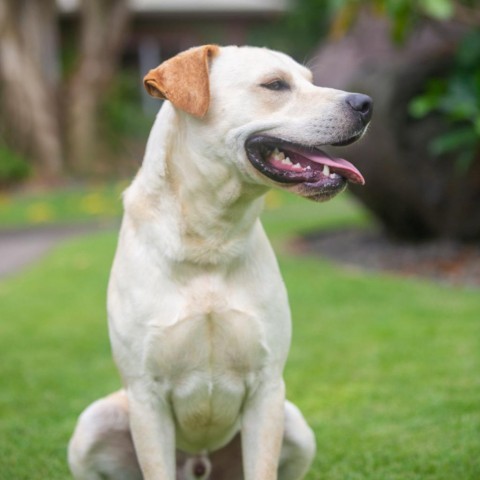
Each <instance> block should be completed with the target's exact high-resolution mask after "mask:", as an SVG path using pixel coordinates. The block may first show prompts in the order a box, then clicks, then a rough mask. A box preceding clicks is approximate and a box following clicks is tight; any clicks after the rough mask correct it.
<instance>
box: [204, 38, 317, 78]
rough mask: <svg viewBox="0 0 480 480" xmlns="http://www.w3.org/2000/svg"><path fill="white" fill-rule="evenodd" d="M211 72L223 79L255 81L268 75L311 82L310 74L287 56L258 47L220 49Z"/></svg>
mask: <svg viewBox="0 0 480 480" xmlns="http://www.w3.org/2000/svg"><path fill="white" fill-rule="evenodd" d="M212 70H213V72H215V70H217V71H221V75H222V77H223V78H226V77H231V78H232V79H233V78H239V75H240V77H241V78H242V79H252V80H254V79H256V78H257V77H259V76H261V75H268V74H270V73H277V74H279V75H280V74H282V73H285V74H288V75H298V76H299V77H302V78H304V79H306V80H308V81H310V82H311V81H312V72H311V71H310V70H309V69H308V68H306V67H304V66H303V65H300V64H299V63H297V62H296V61H295V60H293V58H291V57H289V56H288V55H286V54H284V53H281V52H277V51H275V50H270V49H268V48H259V47H235V46H234V47H222V48H221V49H220V53H219V55H218V56H217V57H216V58H215V61H214V63H213V69H212Z"/></svg>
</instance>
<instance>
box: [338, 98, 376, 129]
mask: <svg viewBox="0 0 480 480" xmlns="http://www.w3.org/2000/svg"><path fill="white" fill-rule="evenodd" d="M345 101H346V102H347V103H348V105H350V107H351V108H352V109H353V110H355V111H356V112H358V113H359V114H360V118H361V119H362V122H363V124H364V125H366V124H367V123H368V122H369V121H370V119H371V118H372V113H373V101H372V99H371V98H370V97H369V96H368V95H364V94H363V93H351V94H350V95H348V97H347V98H345Z"/></svg>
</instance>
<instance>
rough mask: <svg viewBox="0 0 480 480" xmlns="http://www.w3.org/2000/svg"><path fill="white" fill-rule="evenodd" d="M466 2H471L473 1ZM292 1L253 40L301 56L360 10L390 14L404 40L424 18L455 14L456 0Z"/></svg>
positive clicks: (396, 35) (339, 31)
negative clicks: (287, 9) (281, 15)
mask: <svg viewBox="0 0 480 480" xmlns="http://www.w3.org/2000/svg"><path fill="white" fill-rule="evenodd" d="M463 3H465V4H467V5H469V4H470V3H471V2H470V1H468V0H466V1H465V2H463ZM293 5H294V8H293V9H292V12H291V13H290V14H289V15H287V16H286V18H285V19H283V20H282V21H280V22H279V23H277V24H274V25H273V26H272V27H271V28H267V29H263V30H262V31H261V32H258V31H257V32H255V35H254V37H253V39H252V41H253V42H255V43H262V42H265V41H267V42H268V43H269V44H270V45H272V46H274V47H275V48H279V49H282V50H285V51H287V52H289V53H291V54H292V55H294V56H296V57H298V58H302V57H304V56H305V55H306V54H307V53H308V52H309V51H311V49H312V48H314V47H315V46H316V45H317V44H318V42H319V41H320V40H321V39H322V38H324V37H325V36H327V35H328V36H331V37H333V38H339V37H341V36H343V35H344V34H345V33H346V32H347V31H348V30H349V29H350V28H351V27H352V25H353V24H354V23H355V20H356V18H357V17H358V15H359V13H360V11H361V10H370V11H372V12H373V13H374V14H376V15H381V16H387V17H388V18H389V20H390V22H391V35H392V39H393V40H394V41H396V42H402V41H404V40H405V38H406V37H407V36H408V34H409V33H410V32H411V31H412V29H413V27H414V26H415V25H416V23H417V22H418V21H419V20H420V19H422V18H425V17H427V18H432V19H434V20H439V21H442V20H448V19H450V18H452V16H453V14H454V1H453V0H296V1H294V3H293ZM292 39H294V41H292Z"/></svg>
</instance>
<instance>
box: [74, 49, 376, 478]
mask: <svg viewBox="0 0 480 480" xmlns="http://www.w3.org/2000/svg"><path fill="white" fill-rule="evenodd" d="M144 84H145V88H146V89H147V91H148V92H149V93H150V94H151V95H152V96H154V97H157V98H160V99H164V100H166V101H165V102H164V103H163V105H162V107H161V109H160V111H159V113H158V115H157V118H156V120H155V123H154V125H153V128H152V131H151V133H150V136H149V139H148V143H147V147H146V152H145V157H144V161H143V164H142V166H141V168H140V170H139V172H138V174H137V176H136V177H135V179H134V181H133V183H132V184H131V186H130V187H129V188H128V189H127V191H126V192H125V194H124V209H125V214H124V218H123V222H122V226H121V231H120V236H119V242H118V248H117V252H116V255H115V260H114V264H113V267H112V272H111V276H110V281H109V287H108V318H109V335H110V339H111V345H112V351H113V356H114V359H115V362H116V365H117V366H118V369H119V372H120V374H121V377H122V382H123V385H124V389H123V390H120V391H119V392H116V393H114V394H112V395H110V396H108V397H105V398H103V399H101V400H98V401H97V402H95V403H93V404H92V405H91V406H90V407H88V408H87V409H86V410H85V411H84V412H83V413H82V415H81V416H80V418H79V421H78V422H77V426H76V429H75V432H74V434H73V437H72V439H71V441H70V444H69V464H70V468H71V471H72V473H73V475H74V477H75V478H76V479H78V480H93V479H115V480H133V479H145V480H154V479H155V480H174V479H177V480H193V479H197V480H198V479H204V480H206V479H211V480H222V479H223V480H226V479H228V480H240V479H245V480H274V479H277V478H278V479H280V480H299V479H301V478H303V477H304V476H305V474H306V472H307V471H308V469H309V467H310V465H311V463H312V461H313V458H314V455H315V438H314V435H313V432H312V430H311V429H310V428H309V426H308V425H307V423H306V421H305V419H304V418H303V416H302V414H301V413H300V411H299V410H298V408H297V407H296V406H295V405H293V404H292V403H290V402H288V401H286V399H285V386H284V382H283V369H284V365H285V362H286V358H287V354H288V350H289V346H290V338H291V319H290V309H289V304H288V299H287V293H286V290H285V286H284V283H283V280H282V278H281V275H280V271H279V268H278V265H277V262H276V258H275V256H274V253H273V251H272V248H271V246H270V244H269V242H268V240H267V237H266V235H265V233H264V230H263V228H262V225H261V223H260V221H259V214H260V211H261V209H262V203H263V199H264V196H265V194H266V193H267V191H268V190H269V189H270V188H272V187H273V188H280V189H284V190H287V191H290V192H293V193H295V194H297V195H301V196H303V197H306V198H308V199H311V200H315V201H325V200H328V199H330V198H332V197H333V196H335V195H336V194H338V193H340V192H341V191H342V190H344V189H345V186H346V185H347V182H354V183H360V184H362V183H364V179H363V177H362V175H361V173H360V172H359V171H358V170H357V169H356V168H355V167H354V166H353V165H352V164H351V163H349V162H348V161H346V160H343V159H338V158H333V157H332V156H330V155H328V154H327V153H325V152H324V151H323V150H322V148H325V147H326V146H331V145H333V146H335V145H347V144H349V143H352V142H354V141H356V140H357V139H359V138H360V137H361V136H362V135H363V134H364V132H365V131H366V129H367V126H368V124H369V121H370V118H371V115H372V101H371V99H370V97H368V96H366V95H362V94H357V93H348V92H343V91H339V90H334V89H330V88H321V87H317V86H314V85H313V84H312V76H311V73H310V71H309V70H308V69H307V68H305V67H303V66H301V65H299V64H298V63H296V62H295V61H294V60H293V59H291V58H290V57H289V56H287V55H285V54H282V53H279V52H276V51H272V50H269V49H265V48H255V47H236V46H229V47H218V46H215V45H206V46H201V47H195V48H192V49H190V50H187V51H185V52H182V53H180V54H178V55H177V56H175V57H173V58H171V59H169V60H167V61H166V62H164V63H162V64H161V65H160V66H159V67H157V68H155V69H153V70H151V71H150V72H149V73H148V74H147V75H146V77H145V79H144Z"/></svg>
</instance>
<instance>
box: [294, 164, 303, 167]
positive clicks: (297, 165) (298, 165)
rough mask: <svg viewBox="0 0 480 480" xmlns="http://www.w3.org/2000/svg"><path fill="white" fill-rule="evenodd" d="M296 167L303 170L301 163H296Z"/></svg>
mask: <svg viewBox="0 0 480 480" xmlns="http://www.w3.org/2000/svg"><path fill="white" fill-rule="evenodd" d="M294 167H295V168H302V166H301V165H300V164H299V163H296V164H295V165H294Z"/></svg>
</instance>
